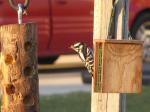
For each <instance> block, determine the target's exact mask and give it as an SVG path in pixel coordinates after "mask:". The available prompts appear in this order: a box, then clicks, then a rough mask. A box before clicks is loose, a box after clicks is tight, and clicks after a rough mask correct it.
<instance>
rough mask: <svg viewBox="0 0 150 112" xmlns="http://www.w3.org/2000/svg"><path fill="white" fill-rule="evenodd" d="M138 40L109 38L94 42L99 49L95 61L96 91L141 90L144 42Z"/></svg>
mask: <svg viewBox="0 0 150 112" xmlns="http://www.w3.org/2000/svg"><path fill="white" fill-rule="evenodd" d="M109 41H110V42H109ZM122 41H124V40H122ZM122 41H121V42H122ZM137 42H138V43H136V44H135V42H134V43H132V41H129V40H125V42H124V43H123V42H122V43H118V41H113V40H107V42H104V41H102V42H96V43H95V44H94V45H96V47H95V48H96V49H97V50H96V51H95V61H94V62H95V63H94V66H95V72H94V77H95V78H94V79H95V80H94V82H95V86H94V88H95V89H94V90H95V92H102V93H139V92H141V88H142V80H141V79H142V78H141V76H142V55H143V43H142V42H139V41H137ZM99 50H100V51H101V52H100V54H99ZM99 60H100V61H99ZM99 72H100V73H99ZM99 74H100V76H99ZM98 76H99V77H98Z"/></svg>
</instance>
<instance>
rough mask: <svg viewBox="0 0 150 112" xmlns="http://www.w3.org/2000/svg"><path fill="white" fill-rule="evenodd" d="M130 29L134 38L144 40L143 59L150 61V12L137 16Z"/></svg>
mask: <svg viewBox="0 0 150 112" xmlns="http://www.w3.org/2000/svg"><path fill="white" fill-rule="evenodd" d="M130 31H131V36H132V37H133V38H134V39H137V40H143V41H144V61H146V62H150V33H148V32H150V12H145V13H142V14H141V15H140V16H138V17H137V19H136V20H135V22H134V24H133V25H132V27H131V30H130Z"/></svg>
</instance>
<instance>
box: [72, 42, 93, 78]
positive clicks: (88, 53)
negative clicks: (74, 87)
mask: <svg viewBox="0 0 150 112" xmlns="http://www.w3.org/2000/svg"><path fill="white" fill-rule="evenodd" d="M70 48H71V49H73V50H74V51H75V52H76V53H78V55H79V57H80V59H81V61H82V62H83V63H84V65H85V67H86V68H87V70H88V72H89V74H90V75H91V76H93V66H94V58H93V50H92V49H91V48H90V47H87V45H86V44H85V43H83V42H77V43H74V44H73V45H71V46H70Z"/></svg>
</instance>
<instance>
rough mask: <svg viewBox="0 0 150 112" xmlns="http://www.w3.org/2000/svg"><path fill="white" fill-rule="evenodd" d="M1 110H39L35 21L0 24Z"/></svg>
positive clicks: (36, 111)
mask: <svg viewBox="0 0 150 112" xmlns="http://www.w3.org/2000/svg"><path fill="white" fill-rule="evenodd" d="M0 37H1V63H0V64H1V72H0V73H1V86H2V87H1V88H2V106H1V111H2V112H39V88H38V69H37V52H36V45H37V41H36V38H37V31H36V24H34V23H27V24H21V25H19V24H10V25H4V26H1V27H0Z"/></svg>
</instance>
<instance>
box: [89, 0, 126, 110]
mask: <svg viewBox="0 0 150 112" xmlns="http://www.w3.org/2000/svg"><path fill="white" fill-rule="evenodd" d="M113 1H114V0H94V33H93V41H94V39H107V37H108V29H109V21H110V16H111V10H112V3H113ZM125 1H126V0H117V6H116V12H115V21H114V23H115V29H114V31H115V32H113V33H115V35H114V36H115V38H116V39H122V38H123V36H124V35H125V33H124V31H125V32H126V33H128V31H126V29H124V31H123V23H124V22H123V15H124V10H123V9H124V6H125ZM127 8H128V7H127ZM126 13H127V12H126ZM126 26H127V25H126ZM123 33H124V35H123ZM126 35H128V34H126ZM93 86H94V80H93V79H92V98H91V102H92V103H91V112H125V111H126V110H125V105H126V103H125V99H126V98H125V95H123V94H119V93H94V90H93Z"/></svg>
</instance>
